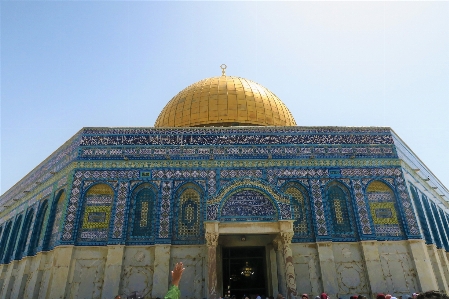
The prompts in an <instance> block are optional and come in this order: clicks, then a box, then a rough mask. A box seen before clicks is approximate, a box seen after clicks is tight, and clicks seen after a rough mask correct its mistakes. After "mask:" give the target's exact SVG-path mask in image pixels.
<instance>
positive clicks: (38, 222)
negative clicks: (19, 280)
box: [28, 199, 48, 255]
mask: <svg viewBox="0 0 449 299" xmlns="http://www.w3.org/2000/svg"><path fill="white" fill-rule="evenodd" d="M47 210H48V199H44V201H42V203H41V205H40V206H39V210H38V212H37V214H36V219H35V220H34V226H33V234H32V236H31V241H30V245H29V246H28V255H35V254H36V253H37V249H38V247H39V243H40V240H41V237H43V235H44V232H45V227H44V220H45V215H46V214H47Z"/></svg>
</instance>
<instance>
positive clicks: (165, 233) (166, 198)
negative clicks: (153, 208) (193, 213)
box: [159, 181, 172, 239]
mask: <svg viewBox="0 0 449 299" xmlns="http://www.w3.org/2000/svg"><path fill="white" fill-rule="evenodd" d="M171 190H172V187H171V182H168V181H166V182H162V202H161V208H160V211H161V216H160V223H159V238H161V239H165V238H168V237H169V230H170V199H171Z"/></svg>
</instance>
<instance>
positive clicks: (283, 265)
mask: <svg viewBox="0 0 449 299" xmlns="http://www.w3.org/2000/svg"><path fill="white" fill-rule="evenodd" d="M205 230H206V241H207V247H208V250H207V252H208V256H207V260H208V265H207V270H208V274H207V275H208V296H207V297H208V298H218V297H220V296H223V295H228V294H229V292H228V286H229V290H230V295H236V298H237V299H241V297H242V296H243V295H253V296H249V297H250V298H251V299H255V296H254V295H257V294H258V295H265V296H269V295H274V294H277V293H283V294H285V296H286V298H289V299H290V298H291V296H290V295H291V294H294V293H296V282H295V281H296V275H295V273H294V267H293V264H292V252H291V249H290V243H291V238H292V236H293V220H280V221H276V222H257V223H251V222H218V221H208V222H205ZM274 244H277V245H276V246H274ZM279 244H282V245H281V246H279ZM251 250H255V251H254V252H253V253H251ZM251 256H254V257H255V259H254V263H253V264H251V263H250V261H249V258H250V257H251ZM232 260H234V262H235V263H233V261H232ZM246 261H248V266H249V268H253V267H257V268H259V269H260V270H257V271H258V274H257V275H256V272H255V271H253V272H255V273H254V274H253V275H254V276H253V277H251V276H252V275H250V276H248V277H246V278H243V277H240V276H241V275H242V274H241V273H242V272H244V269H243V268H244V267H245V266H246ZM248 271H250V270H248ZM238 273H240V276H238ZM243 275H244V274H243ZM253 280H254V281H257V284H262V286H260V287H256V286H255V285H256V284H255V283H254V284H253V282H252V281H253ZM237 281H240V282H238V283H237ZM245 283H246V284H248V287H246V286H245V285H244V284H245ZM232 292H234V293H232Z"/></svg>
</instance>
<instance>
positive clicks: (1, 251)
mask: <svg viewBox="0 0 449 299" xmlns="http://www.w3.org/2000/svg"><path fill="white" fill-rule="evenodd" d="M11 226H12V221H11V220H10V221H8V222H7V223H6V224H5V229H4V231H3V235H2V239H1V240H0V262H1V261H2V260H3V258H4V257H5V249H6V244H7V243H8V239H9V235H10V232H11Z"/></svg>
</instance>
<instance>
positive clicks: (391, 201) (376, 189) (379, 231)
mask: <svg viewBox="0 0 449 299" xmlns="http://www.w3.org/2000/svg"><path fill="white" fill-rule="evenodd" d="M366 196H367V197H368V202H369V207H370V211H371V218H372V220H373V224H374V228H375V231H376V236H378V237H380V238H381V239H383V237H398V236H402V235H403V231H402V227H401V225H400V222H399V217H398V210H397V205H396V196H395V194H394V192H393V190H392V189H391V188H390V186H388V185H387V184H386V183H384V182H382V181H379V180H375V181H372V182H370V183H369V185H368V186H367V187H366Z"/></svg>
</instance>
